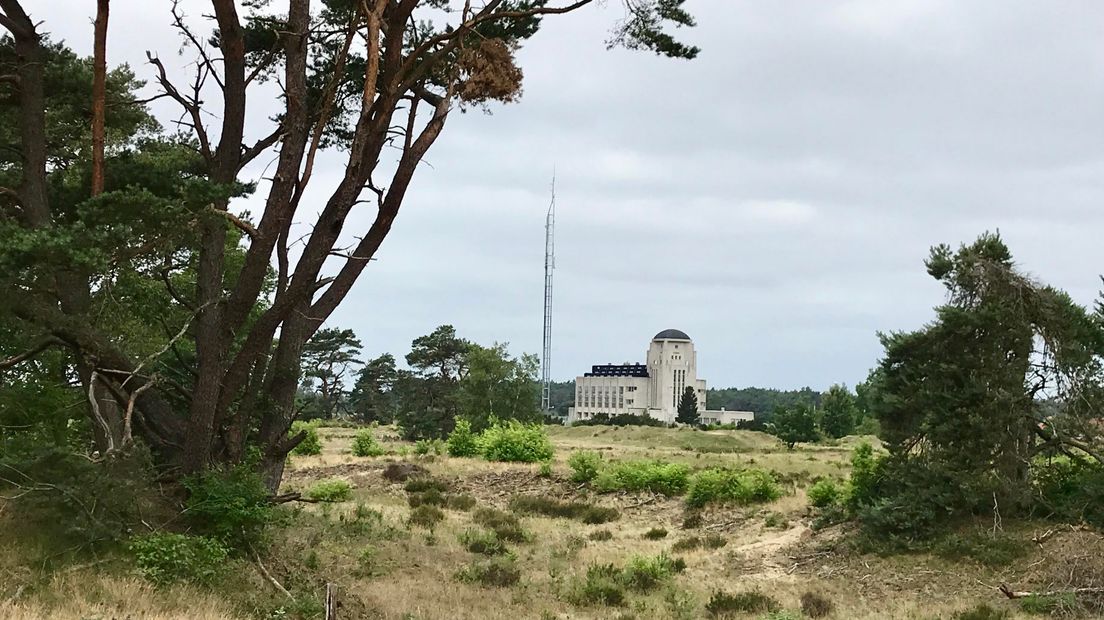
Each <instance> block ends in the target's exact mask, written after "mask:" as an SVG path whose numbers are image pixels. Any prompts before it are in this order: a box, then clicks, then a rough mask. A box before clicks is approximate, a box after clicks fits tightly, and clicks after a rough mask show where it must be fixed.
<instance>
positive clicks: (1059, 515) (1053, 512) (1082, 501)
mask: <svg viewBox="0 0 1104 620" xmlns="http://www.w3.org/2000/svg"><path fill="white" fill-rule="evenodd" d="M1033 482H1034V490H1033V491H1034V492H1033V495H1034V504H1033V506H1032V511H1033V512H1034V513H1035V514H1037V515H1039V516H1042V517H1049V518H1053V519H1058V520H1061V521H1064V522H1066V523H1080V522H1082V521H1083V522H1085V523H1091V524H1093V525H1095V526H1097V527H1104V466H1101V465H1100V464H1098V463H1092V462H1089V461H1087V460H1085V459H1070V458H1052V459H1049V461H1048V462H1047V463H1046V466H1045V467H1039V468H1038V473H1037V475H1036V477H1035V479H1034V481H1033Z"/></svg>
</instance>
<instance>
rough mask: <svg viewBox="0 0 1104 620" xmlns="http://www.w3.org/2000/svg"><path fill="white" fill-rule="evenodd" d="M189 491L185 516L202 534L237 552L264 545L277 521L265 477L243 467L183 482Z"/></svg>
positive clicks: (201, 475) (207, 473)
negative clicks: (270, 526) (271, 526)
mask: <svg viewBox="0 0 1104 620" xmlns="http://www.w3.org/2000/svg"><path fill="white" fill-rule="evenodd" d="M183 484H184V487H185V489H187V491H188V499H187V501H185V503H184V507H185V510H184V514H185V515H186V517H187V519H188V521H189V522H190V523H191V524H192V525H193V526H195V528H196V529H197V530H198V531H199V532H200V533H202V534H206V535H209V536H213V537H214V538H216V539H218V540H219V541H221V542H222V543H224V544H226V545H228V546H230V547H233V548H245V547H248V546H250V545H255V544H258V543H260V542H261V540H262V538H263V536H264V530H265V527H266V526H267V525H269V524H270V523H272V522H274V521H275V520H276V515H277V513H276V509H275V508H274V507H273V506H272V504H271V502H269V495H268V489H267V488H266V487H265V485H264V482H263V481H262V479H261V476H260V475H259V474H258V473H257V472H255V471H253V470H252V469H251V468H249V467H248V466H247V465H241V466H238V467H234V468H230V469H210V470H207V471H205V472H202V473H199V474H196V475H193V476H189V477H187V478H185V479H184V480H183Z"/></svg>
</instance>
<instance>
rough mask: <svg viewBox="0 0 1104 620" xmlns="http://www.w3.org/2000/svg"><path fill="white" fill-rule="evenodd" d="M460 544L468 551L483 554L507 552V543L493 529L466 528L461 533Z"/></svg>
mask: <svg viewBox="0 0 1104 620" xmlns="http://www.w3.org/2000/svg"><path fill="white" fill-rule="evenodd" d="M460 544H461V545H464V548H465V549H467V550H468V551H471V552H472V553H479V554H482V555H501V554H503V553H506V543H504V542H502V540H501V539H500V538H499V537H498V535H497V534H495V533H494V531H492V530H471V529H469V530H464V532H463V533H462V534H460Z"/></svg>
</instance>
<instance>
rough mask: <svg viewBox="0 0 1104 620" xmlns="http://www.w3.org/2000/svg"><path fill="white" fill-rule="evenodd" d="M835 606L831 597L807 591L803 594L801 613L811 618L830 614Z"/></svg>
mask: <svg viewBox="0 0 1104 620" xmlns="http://www.w3.org/2000/svg"><path fill="white" fill-rule="evenodd" d="M835 607H836V606H835V604H833V603H832V601H831V599H829V598H827V597H825V596H823V595H821V594H817V593H816V592H805V593H804V594H802V595H801V613H803V614H805V615H806V616H808V617H809V618H823V617H825V616H828V615H830V614H831V613H832V610H833V609H835Z"/></svg>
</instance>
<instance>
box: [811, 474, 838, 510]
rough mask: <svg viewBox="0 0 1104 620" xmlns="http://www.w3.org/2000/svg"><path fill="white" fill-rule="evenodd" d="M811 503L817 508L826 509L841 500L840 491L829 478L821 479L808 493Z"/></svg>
mask: <svg viewBox="0 0 1104 620" xmlns="http://www.w3.org/2000/svg"><path fill="white" fill-rule="evenodd" d="M807 494H808V496H809V503H811V504H812V505H813V506H816V507H817V508H826V507H828V506H831V505H832V504H835V503H836V502H838V501H839V500H840V496H841V494H840V489H839V487H838V486H836V483H835V482H833V481H832V480H830V479H828V478H821V479H820V480H817V481H816V482H815V483H813V486H811V487H809V490H808V491H807Z"/></svg>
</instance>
